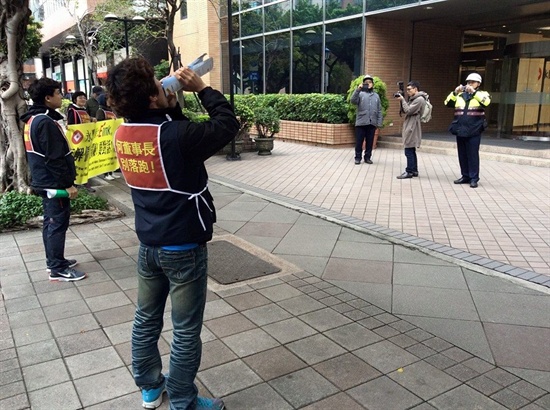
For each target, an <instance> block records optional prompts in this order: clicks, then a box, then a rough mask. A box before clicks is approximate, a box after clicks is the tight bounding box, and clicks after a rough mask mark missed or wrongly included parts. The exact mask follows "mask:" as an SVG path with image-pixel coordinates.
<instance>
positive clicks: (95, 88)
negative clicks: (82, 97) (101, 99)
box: [92, 85, 104, 94]
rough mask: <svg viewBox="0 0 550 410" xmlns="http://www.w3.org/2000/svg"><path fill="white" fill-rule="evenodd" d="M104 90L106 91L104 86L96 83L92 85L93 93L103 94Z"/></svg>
mask: <svg viewBox="0 0 550 410" xmlns="http://www.w3.org/2000/svg"><path fill="white" fill-rule="evenodd" d="M103 92H104V90H103V87H101V86H99V85H94V86H93V87H92V94H103Z"/></svg>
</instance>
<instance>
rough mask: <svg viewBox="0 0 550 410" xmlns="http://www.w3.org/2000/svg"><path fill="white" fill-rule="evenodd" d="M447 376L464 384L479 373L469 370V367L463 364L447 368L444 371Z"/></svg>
mask: <svg viewBox="0 0 550 410" xmlns="http://www.w3.org/2000/svg"><path fill="white" fill-rule="evenodd" d="M445 372H446V373H447V374H450V375H451V376H453V377H454V378H456V379H458V380H460V381H461V382H465V381H467V380H470V379H473V378H474V377H477V376H479V372H476V371H475V370H473V369H470V368H469V367H466V366H464V365H463V364H460V363H458V364H455V365H454V366H451V367H449V368H448V369H446V370H445Z"/></svg>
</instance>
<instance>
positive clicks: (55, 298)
mask: <svg viewBox="0 0 550 410" xmlns="http://www.w3.org/2000/svg"><path fill="white" fill-rule="evenodd" d="M38 300H39V301H40V304H41V305H42V306H43V307H46V306H52V305H58V304H60V303H67V302H71V301H76V300H82V296H81V295H80V293H79V292H78V289H76V288H75V287H71V288H67V289H63V290H58V291H54V292H48V293H42V294H40V295H38Z"/></svg>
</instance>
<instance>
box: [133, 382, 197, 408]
mask: <svg viewBox="0 0 550 410" xmlns="http://www.w3.org/2000/svg"><path fill="white" fill-rule="evenodd" d="M165 391H166V378H164V381H163V382H162V384H161V385H160V386H159V387H157V388H156V389H149V390H145V389H143V390H141V398H142V400H143V404H142V406H143V407H145V408H146V409H156V408H157V407H159V406H160V405H161V404H162V394H163V393H164V392H165ZM197 408H198V407H197Z"/></svg>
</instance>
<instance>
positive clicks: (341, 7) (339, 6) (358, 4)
mask: <svg viewBox="0 0 550 410" xmlns="http://www.w3.org/2000/svg"><path fill="white" fill-rule="evenodd" d="M362 12H363V0H352V1H344V0H325V21H326V20H332V19H336V18H338V17H344V16H352V15H354V14H360V13H362Z"/></svg>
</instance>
